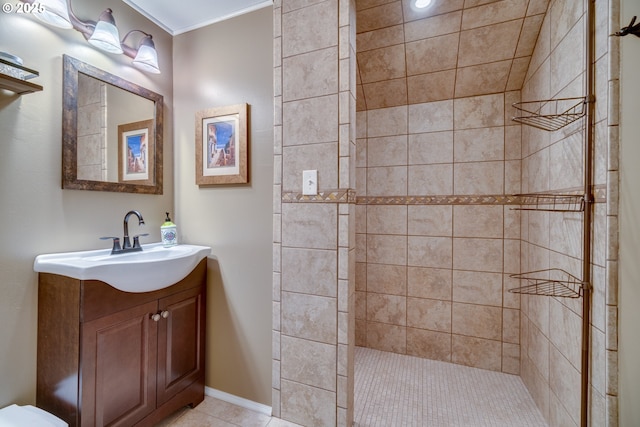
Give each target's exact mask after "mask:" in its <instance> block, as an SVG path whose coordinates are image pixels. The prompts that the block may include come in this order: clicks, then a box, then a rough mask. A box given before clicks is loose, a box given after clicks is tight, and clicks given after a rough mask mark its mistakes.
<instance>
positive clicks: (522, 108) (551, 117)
mask: <svg viewBox="0 0 640 427" xmlns="http://www.w3.org/2000/svg"><path fill="white" fill-rule="evenodd" d="M586 99H587V98H586V97H579V98H557V99H545V100H541V101H527V102H516V103H515V104H512V105H513V107H514V108H515V109H516V116H515V117H513V118H512V120H513V121H515V122H518V123H522V124H525V125H528V126H533V127H535V128H538V129H542V130H547V131H556V130H559V129H561V128H563V127H565V126H567V125H568V124H570V123H573V122H575V121H576V120H578V119H579V118H581V117H583V116H584V115H585V114H586V112H587V109H586V108H585V105H586V103H587V101H586Z"/></svg>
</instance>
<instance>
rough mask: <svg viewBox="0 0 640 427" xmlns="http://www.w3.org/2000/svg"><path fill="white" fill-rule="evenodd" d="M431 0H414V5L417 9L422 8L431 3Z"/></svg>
mask: <svg viewBox="0 0 640 427" xmlns="http://www.w3.org/2000/svg"><path fill="white" fill-rule="evenodd" d="M431 1H432V0H415V5H416V7H417V8H418V9H424V8H425V7H428V6H429V5H430V4H431Z"/></svg>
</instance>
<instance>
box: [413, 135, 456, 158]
mask: <svg viewBox="0 0 640 427" xmlns="http://www.w3.org/2000/svg"><path fill="white" fill-rule="evenodd" d="M408 159H409V164H410V165H421V164H422V165H425V164H434V163H453V132H451V131H443V132H430V133H413V134H410V135H409V150H408Z"/></svg>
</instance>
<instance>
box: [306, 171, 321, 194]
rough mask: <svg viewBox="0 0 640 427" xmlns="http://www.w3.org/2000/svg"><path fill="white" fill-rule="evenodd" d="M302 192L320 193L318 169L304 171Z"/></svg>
mask: <svg viewBox="0 0 640 427" xmlns="http://www.w3.org/2000/svg"><path fill="white" fill-rule="evenodd" d="M302 194H303V195H305V196H315V195H316V194H318V171H317V170H308V171H302Z"/></svg>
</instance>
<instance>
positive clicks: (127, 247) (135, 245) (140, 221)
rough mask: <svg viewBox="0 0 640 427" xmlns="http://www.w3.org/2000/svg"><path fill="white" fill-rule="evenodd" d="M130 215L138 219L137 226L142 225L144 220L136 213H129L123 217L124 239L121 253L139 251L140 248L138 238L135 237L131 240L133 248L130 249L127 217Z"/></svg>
mask: <svg viewBox="0 0 640 427" xmlns="http://www.w3.org/2000/svg"><path fill="white" fill-rule="evenodd" d="M131 215H135V216H137V217H138V225H142V224H144V219H143V218H142V215H140V212H138V211H129V212H127V214H126V215H125V216H124V238H123V242H122V250H123V251H141V250H142V247H141V246H140V241H139V240H138V238H139V236H135V237H134V238H133V247H131V241H130V240H129V217H130V216H131Z"/></svg>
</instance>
